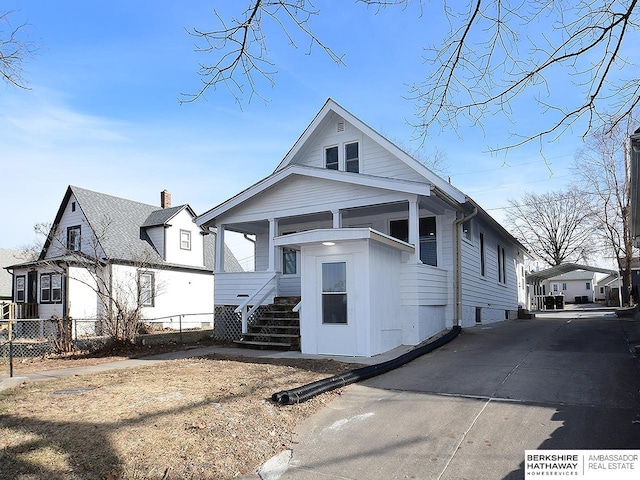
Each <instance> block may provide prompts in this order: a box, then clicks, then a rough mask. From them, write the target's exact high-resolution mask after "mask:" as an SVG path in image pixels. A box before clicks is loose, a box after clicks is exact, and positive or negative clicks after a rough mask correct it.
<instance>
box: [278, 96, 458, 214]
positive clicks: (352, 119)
mask: <svg viewBox="0 0 640 480" xmlns="http://www.w3.org/2000/svg"><path fill="white" fill-rule="evenodd" d="M331 112H333V113H335V114H337V115H339V116H340V117H342V118H343V119H344V120H346V121H347V122H349V123H350V124H352V125H353V126H355V127H356V128H357V129H358V130H360V131H361V132H363V133H364V134H365V135H367V136H368V137H369V138H371V139H372V140H373V141H375V142H376V143H378V144H379V145H381V146H382V147H383V148H385V149H386V150H388V151H389V152H391V153H392V154H393V155H395V156H396V157H397V158H399V159H400V160H401V161H402V162H404V163H405V164H406V165H407V166H409V167H410V168H412V169H413V170H415V171H416V172H417V173H418V174H419V175H421V176H422V177H424V179H425V180H426V181H428V182H429V183H431V184H432V185H433V186H434V187H435V188H438V189H439V190H441V191H442V192H443V193H445V194H446V195H448V196H450V197H451V198H453V199H454V200H456V201H458V202H459V203H464V202H465V198H466V197H465V195H464V194H463V193H462V192H461V191H460V190H458V189H457V188H455V187H454V186H453V185H451V184H450V183H448V182H446V181H445V180H444V179H443V178H441V177H439V176H438V175H436V174H435V173H433V172H432V171H431V170H429V169H428V168H427V167H425V166H424V165H422V164H421V163H420V162H418V161H417V160H416V159H415V158H413V157H412V156H411V155H409V154H407V153H406V152H405V151H404V150H402V149H401V148H399V147H398V146H397V145H395V144H394V143H393V142H391V141H390V140H388V139H387V138H386V137H384V136H382V135H381V134H379V133H378V132H376V131H375V130H374V129H373V128H371V127H370V126H369V125H367V124H366V123H364V122H363V121H362V120H360V119H359V118H357V117H356V116H354V115H353V114H351V113H350V112H349V111H347V110H345V109H344V108H343V107H341V106H340V105H339V104H338V103H337V102H336V101H335V100H333V99H332V98H329V99H327V101H326V102H325V104H324V105H323V107H322V108H321V109H320V111H319V112H318V114H317V115H316V116H315V118H314V119H313V120H312V121H311V123H310V124H309V126H308V127H307V128H306V129H305V131H304V132H303V133H302V135H301V136H300V138H298V140H297V141H296V143H295V144H294V145H293V147H292V148H291V150H289V152H288V153H287V154H286V155H285V157H284V159H283V160H282V161H281V162H280V163H279V164H278V166H277V167H276V169H275V171H276V172H277V171H278V170H281V169H283V168H285V167H286V166H288V165H289V164H290V163H291V161H292V160H293V158H294V157H295V156H296V154H297V153H298V151H300V150H301V149H302V148H303V147H304V146H305V144H306V143H307V142H308V141H309V139H310V138H311V136H312V135H313V133H314V131H315V130H316V129H317V128H318V126H319V125H320V123H321V122H322V121H323V119H324V118H325V117H327V116H328V115H329V114H330V113H331Z"/></svg>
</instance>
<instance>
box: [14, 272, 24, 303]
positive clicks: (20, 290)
mask: <svg viewBox="0 0 640 480" xmlns="http://www.w3.org/2000/svg"><path fill="white" fill-rule="evenodd" d="M24 299H25V277H24V275H19V276H17V277H16V302H19V303H22V302H24Z"/></svg>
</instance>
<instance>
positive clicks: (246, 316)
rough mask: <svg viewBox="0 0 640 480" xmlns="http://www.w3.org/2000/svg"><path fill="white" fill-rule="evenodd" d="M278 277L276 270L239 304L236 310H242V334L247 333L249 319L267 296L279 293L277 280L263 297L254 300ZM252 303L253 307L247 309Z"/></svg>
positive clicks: (236, 311) (238, 311) (237, 311)
mask: <svg viewBox="0 0 640 480" xmlns="http://www.w3.org/2000/svg"><path fill="white" fill-rule="evenodd" d="M277 278H278V272H274V274H273V275H271V276H270V277H269V278H268V279H267V280H266V281H265V282H264V283H263V284H262V285H260V287H258V289H257V290H256V291H255V292H253V293H252V294H251V295H249V297H247V299H246V300H245V301H244V302H242V303H241V304H240V305H238V307H237V308H236V309H235V310H234V312H235V313H240V312H242V334H243V335H244V334H245V333H247V330H248V329H247V323H248V319H249V317H250V316H251V315H252V314H253V312H255V311H256V310H257V309H258V307H260V306H261V305H263V304H264V301H265V300H266V299H267V298H269V297H270V296H271V294H273V293H277V287H278V284H277V281H276V282H275V284H274V285H273V286H272V287H271V288H270V289H269V290H267V291H266V292H265V293H264V294H263V295H262V296H261V297H259V298H258V300H257V301H254V299H255V298H256V297H258V295H259V294H260V292H261V291H262V290H263V289H264V288H266V287H267V286H268V285H269V284H270V283H271V282H273V281H274V280H277ZM251 303H253V306H252V307H251V309H249V310H247V307H248V306H249V304H251Z"/></svg>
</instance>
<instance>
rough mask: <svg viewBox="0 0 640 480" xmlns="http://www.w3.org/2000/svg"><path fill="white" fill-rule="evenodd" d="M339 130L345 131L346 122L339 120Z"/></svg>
mask: <svg viewBox="0 0 640 480" xmlns="http://www.w3.org/2000/svg"><path fill="white" fill-rule="evenodd" d="M338 132H344V122H338Z"/></svg>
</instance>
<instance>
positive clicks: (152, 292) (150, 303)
mask: <svg viewBox="0 0 640 480" xmlns="http://www.w3.org/2000/svg"><path fill="white" fill-rule="evenodd" d="M146 276H148V277H149V298H148V300H147V299H146V297H145V296H144V290H143V287H144V285H143V284H142V277H146ZM138 293H139V301H140V305H142V306H143V307H155V303H156V276H155V274H154V272H149V271H139V272H138Z"/></svg>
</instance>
